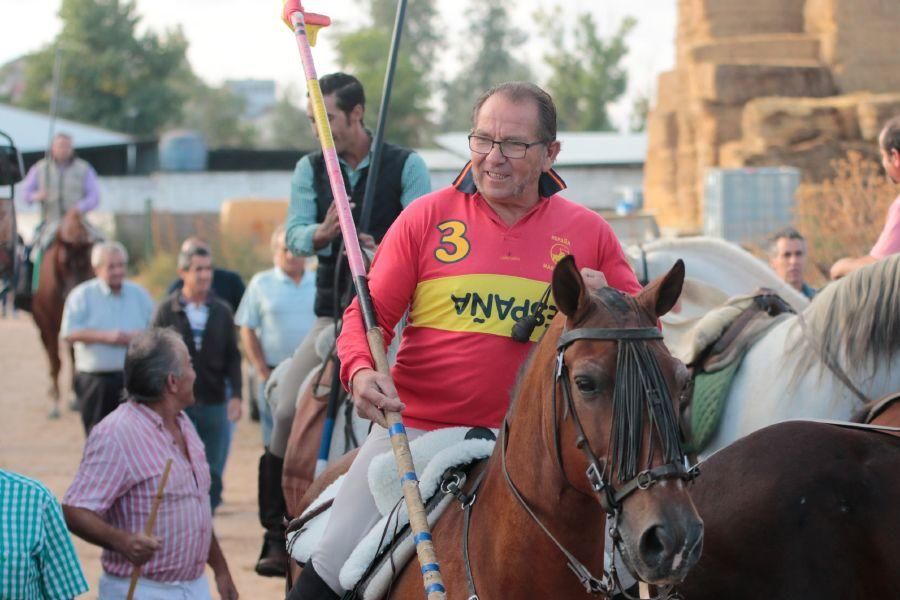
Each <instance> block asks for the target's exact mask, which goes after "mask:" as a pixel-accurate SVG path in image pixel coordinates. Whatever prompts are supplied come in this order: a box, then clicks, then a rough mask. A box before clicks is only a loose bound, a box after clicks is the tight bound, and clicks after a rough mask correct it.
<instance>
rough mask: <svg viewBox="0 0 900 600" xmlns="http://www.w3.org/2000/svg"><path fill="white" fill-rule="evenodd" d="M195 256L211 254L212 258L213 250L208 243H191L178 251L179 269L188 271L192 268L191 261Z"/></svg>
mask: <svg viewBox="0 0 900 600" xmlns="http://www.w3.org/2000/svg"><path fill="white" fill-rule="evenodd" d="M195 256H209V257H210V258H212V252H211V251H210V249H209V246H207V245H206V244H191V245H190V246H188V247H187V248H184V249H182V250H181V252H179V253H178V270H179V271H187V270H188V269H190V268H191V261H192V260H193V259H194V257H195Z"/></svg>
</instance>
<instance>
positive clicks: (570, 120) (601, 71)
mask: <svg viewBox="0 0 900 600" xmlns="http://www.w3.org/2000/svg"><path fill="white" fill-rule="evenodd" d="M636 24H637V21H636V20H635V19H634V18H632V17H626V18H625V19H624V20H623V21H622V23H621V24H620V25H619V30H618V31H617V32H616V33H615V35H613V36H612V38H610V39H609V41H603V40H602V39H600V37H599V36H598V35H597V26H596V24H595V23H594V19H593V17H591V15H590V13H583V14H581V15H579V16H578V18H577V20H576V24H575V29H574V34H575V42H574V47H572V48H571V49H569V48H568V47H567V46H568V45H567V44H566V32H567V31H566V28H560V29H556V30H553V31H548V33H547V37H548V39H549V41H550V45H551V47H552V48H555V49H556V50H555V51H554V52H552V53H550V54H547V55H546V56H545V57H544V60H545V62H546V63H547V65H548V66H549V67H550V69H551V75H550V79H549V80H548V81H547V90H548V91H549V92H550V94H551V95H552V96H553V100H554V101H555V102H556V108H557V111H558V114H559V128H560V129H563V130H567V131H611V130H613V129H614V127H613V125H612V122H611V121H610V119H609V113H608V111H607V107H608V105H609V104H610V103H611V102H615V101H616V100H617V99H618V98H619V97H620V96H621V95H622V94H623V93H624V92H625V88H626V87H627V85H628V73H627V72H626V71H625V69H624V68H623V67H622V66H621V64H620V63H621V61H622V58H623V57H624V56H625V55H626V54H627V53H628V47H627V46H626V44H625V37H626V36H627V35H628V34H629V33H630V32H631V30H632V29H634V26H635V25H636Z"/></svg>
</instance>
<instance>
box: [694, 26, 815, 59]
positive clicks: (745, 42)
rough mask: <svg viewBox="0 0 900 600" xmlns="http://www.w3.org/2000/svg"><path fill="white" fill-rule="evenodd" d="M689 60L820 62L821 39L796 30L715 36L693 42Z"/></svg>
mask: <svg viewBox="0 0 900 600" xmlns="http://www.w3.org/2000/svg"><path fill="white" fill-rule="evenodd" d="M690 60H692V61H695V62H716V63H729V62H742V61H746V62H754V63H766V62H772V61H781V62H783V61H785V60H808V61H818V60H819V39H818V38H817V37H814V36H810V35H805V34H793V33H782V34H775V35H752V36H750V35H748V36H741V37H732V38H726V39H716V40H713V41H709V42H699V43H696V44H694V45H693V46H692V47H691V48H690Z"/></svg>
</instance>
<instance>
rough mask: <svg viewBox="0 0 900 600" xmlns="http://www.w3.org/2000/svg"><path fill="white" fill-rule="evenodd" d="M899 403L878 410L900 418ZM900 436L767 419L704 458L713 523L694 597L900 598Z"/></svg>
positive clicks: (696, 495)
mask: <svg viewBox="0 0 900 600" xmlns="http://www.w3.org/2000/svg"><path fill="white" fill-rule="evenodd" d="M898 409H900V404H897V403H895V404H894V405H893V406H892V407H890V408H889V409H888V410H885V411H884V412H883V413H882V414H881V415H880V416H879V417H877V418H876V419H875V420H874V421H872V423H873V424H875V425H888V426H896V425H898V424H900V423H898V421H900V410H898ZM897 465H900V437H897V436H896V434H892V433H887V432H878V431H866V430H861V429H854V428H851V427H845V426H840V425H832V424H827V423H816V422H812V421H787V422H783V423H779V424H777V425H772V426H770V427H766V428H764V429H761V430H759V431H757V432H755V433H752V434H750V435H749V436H747V437H744V438H742V439H740V440H738V441H737V442H735V443H733V444H731V445H730V446H727V447H725V448H723V449H722V450H719V451H718V452H716V453H715V454H713V455H712V456H710V457H709V458H708V459H707V460H706V461H704V462H703V463H701V464H700V469H701V472H702V475H701V476H700V477H699V478H698V479H697V483H696V485H695V486H694V487H693V489H692V490H691V497H692V498H693V499H694V503H695V505H696V506H697V511H698V512H699V513H700V516H701V517H702V518H703V521H704V524H705V526H706V531H705V538H704V547H703V556H702V557H701V559H700V561H699V562H698V563H697V565H696V566H695V567H694V568H693V569H692V570H691V572H690V573H689V574H688V576H687V578H686V579H685V581H684V583H683V584H682V585H680V586H678V592H679V593H680V594H681V597H682V598H684V600H723V599H725V598H727V599H728V600H758V599H759V598H766V599H767V600H796V599H798V598H815V599H816V600H856V599H859V600H862V599H869V598H900V569H897V564H896V561H897V556H900V511H898V510H897V498H900V477H898V476H897Z"/></svg>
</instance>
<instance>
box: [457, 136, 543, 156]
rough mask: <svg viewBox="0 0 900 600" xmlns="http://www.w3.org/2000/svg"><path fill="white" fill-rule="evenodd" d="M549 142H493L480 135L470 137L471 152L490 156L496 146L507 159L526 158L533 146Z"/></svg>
mask: <svg viewBox="0 0 900 600" xmlns="http://www.w3.org/2000/svg"><path fill="white" fill-rule="evenodd" d="M546 143H547V142H545V141H543V140H539V141H537V142H531V143H527V144H526V143H525V142H513V141H509V140H503V141H500V140H492V139H491V138H486V137H482V136H480V135H470V136H469V150H471V151H472V152H476V153H478V154H490V153H491V150H493V149H494V146H495V145H497V146H500V154H502V155H503V156H505V157H506V158H524V157H525V153H526V152H528V149H529V148H531V147H532V146H539V145H541V144H546Z"/></svg>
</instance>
